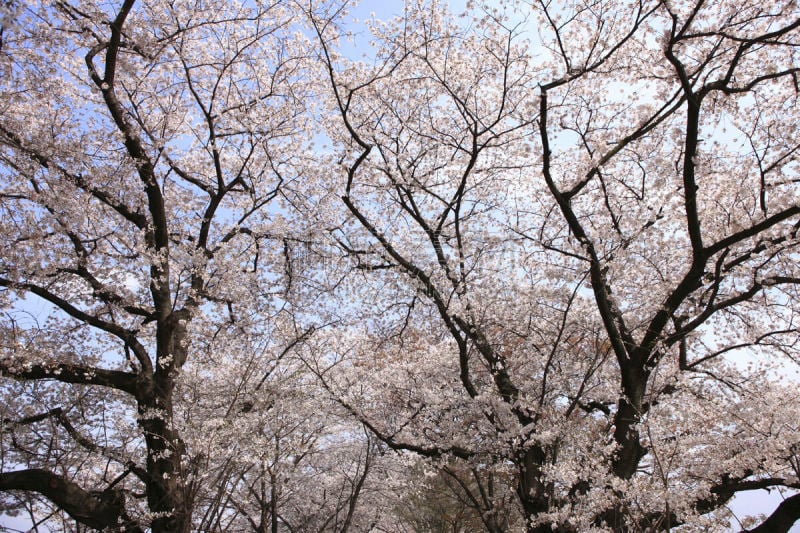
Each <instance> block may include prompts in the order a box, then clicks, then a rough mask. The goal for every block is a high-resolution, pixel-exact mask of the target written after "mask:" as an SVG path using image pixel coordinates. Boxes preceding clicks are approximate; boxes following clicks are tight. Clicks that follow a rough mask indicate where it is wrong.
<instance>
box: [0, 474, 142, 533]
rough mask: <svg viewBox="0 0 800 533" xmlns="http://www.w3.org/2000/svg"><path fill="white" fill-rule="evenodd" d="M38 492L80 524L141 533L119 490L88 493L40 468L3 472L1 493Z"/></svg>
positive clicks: (0, 482)
mask: <svg viewBox="0 0 800 533" xmlns="http://www.w3.org/2000/svg"><path fill="white" fill-rule="evenodd" d="M6 490H24V491H34V492H38V493H39V494H41V495H42V496H44V497H45V498H47V499H48V500H50V501H51V502H53V503H54V504H55V505H57V506H58V507H59V508H61V509H63V510H64V511H65V512H67V513H68V514H69V515H70V516H71V517H72V518H74V519H75V520H77V521H78V522H80V523H81V524H83V525H85V526H88V527H91V528H94V529H98V530H102V529H106V528H109V529H114V530H118V529H121V528H122V527H124V530H125V531H129V532H141V531H142V529H141V528H140V527H139V525H138V524H136V523H135V522H132V521H131V520H130V519H129V518H128V517H127V515H126V513H125V500H124V496H123V494H122V491H120V490H114V489H109V490H106V491H103V492H99V493H98V492H88V491H86V490H84V489H83V488H81V487H80V486H78V485H77V484H76V483H73V482H72V481H70V480H68V479H65V478H63V477H60V476H57V475H55V474H53V473H52V472H48V471H47V470H43V469H40V468H32V469H28V470H18V471H15V472H4V473H0V491H6Z"/></svg>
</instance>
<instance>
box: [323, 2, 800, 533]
mask: <svg viewBox="0 0 800 533" xmlns="http://www.w3.org/2000/svg"><path fill="white" fill-rule="evenodd" d="M309 16H310V17H311V19H312V20H313V21H314V26H315V29H316V32H317V36H318V40H319V46H320V49H321V50H320V52H319V54H320V57H321V60H322V61H323V63H324V64H325V66H326V67H327V70H328V78H329V85H330V91H329V99H330V105H331V107H332V108H333V109H334V110H336V115H337V116H335V117H333V118H330V119H329V120H328V122H327V130H326V131H327V132H328V136H329V137H330V138H331V140H332V142H333V147H334V148H333V153H332V154H330V155H329V159H328V161H329V163H328V165H327V169H328V172H327V173H324V174H321V175H320V180H319V184H318V186H319V187H320V188H322V187H326V186H327V187H328V189H329V190H330V194H329V196H328V197H327V198H326V202H328V203H326V204H325V205H326V209H321V210H320V215H319V220H320V222H319V224H320V225H321V226H324V227H326V228H329V234H330V243H331V244H330V247H329V252H328V253H329V254H330V256H331V258H333V259H331V261H330V264H331V265H335V268H337V269H341V268H342V262H343V261H346V260H348V259H349V270H350V272H349V274H348V275H347V276H346V277H344V278H342V280H341V283H340V284H339V285H338V286H337V292H336V295H337V296H338V298H339V299H340V300H339V302H340V303H338V304H336V306H337V308H338V310H339V314H340V317H341V321H340V324H341V327H339V328H338V329H337V330H335V331H334V330H329V331H327V332H326V335H327V336H328V339H329V340H328V341H327V342H326V343H325V344H324V345H320V346H319V348H318V349H317V351H316V352H315V354H314V356H313V357H312V358H311V359H310V360H309V366H310V367H311V368H312V369H313V370H314V371H315V372H316V374H317V375H318V376H319V377H320V379H321V381H322V383H323V384H324V386H325V387H326V388H327V390H328V391H329V393H330V394H331V396H332V397H333V398H336V399H337V401H338V402H339V403H340V404H341V405H342V406H344V407H345V408H346V409H348V410H349V411H350V412H351V413H352V414H353V415H354V416H355V417H357V418H358V419H359V420H361V421H362V422H363V423H364V424H365V425H367V426H368V427H369V428H370V429H371V430H372V431H373V432H374V433H375V434H376V435H377V436H378V438H379V439H380V440H382V441H383V442H384V443H385V444H386V445H388V446H389V447H390V448H393V449H395V450H406V451H411V452H415V453H417V454H420V455H422V456H425V457H428V458H430V459H431V460H432V461H434V463H435V464H452V462H453V461H461V463H462V469H464V471H467V472H468V471H469V469H470V468H476V469H478V468H479V469H481V470H482V471H485V472H488V471H492V470H494V471H495V473H496V475H495V479H507V480H509V486H510V487H511V488H512V490H513V491H514V492H515V493H516V505H517V506H518V513H519V516H520V517H521V521H520V523H524V524H526V525H525V526H524V528H523V530H525V531H528V532H544V531H554V530H557V531H606V530H613V531H666V530H669V529H671V528H673V527H677V526H681V525H683V526H684V527H685V528H688V529H687V530H692V531H694V530H702V531H709V530H724V529H725V528H726V527H727V524H728V521H729V520H730V514H729V513H728V512H727V509H726V504H727V502H729V501H730V500H731V498H733V497H734V496H735V495H736V494H738V493H740V492H741V491H746V490H752V489H758V488H772V489H779V490H789V489H797V488H800V481H798V475H800V468H799V466H800V465H799V464H798V450H799V449H800V448H798V446H800V432H799V430H800V424H799V423H798V420H800V410H799V409H798V405H799V404H798V400H799V399H800V398H799V397H798V391H797V385H796V369H797V367H796V364H797V363H798V362H800V360H798V351H797V339H798V329H797V320H798V318H797V313H798V311H800V309H799V308H798V305H800V301H799V300H798V296H799V295H798V292H797V291H798V282H799V281H800V272H798V266H797V265H798V262H797V245H798V235H797V232H798V228H800V205H798V198H800V189H798V186H797V182H798V148H800V132H798V127H797V125H798V124H800V117H799V116H798V109H800V106H798V98H799V97H800V88H798V87H799V86H798V75H800V66H799V65H800V55H799V54H800V30H799V29H798V28H800V12H798V10H797V5H796V3H795V2H790V1H786V2H769V3H764V2H755V1H753V2H749V1H747V2H742V1H741V0H737V1H730V2H728V1H722V2H714V3H709V2H703V1H697V2H689V1H678V0H670V1H649V0H641V1H634V2H620V1H599V2H585V1H580V0H579V1H574V2H565V3H560V2H559V3H557V2H547V1H544V0H542V1H531V2H525V1H522V2H485V3H482V4H481V5H478V6H477V7H475V8H474V9H473V10H472V11H471V12H469V13H468V14H467V15H466V16H464V17H454V16H451V15H450V14H448V13H447V10H446V8H445V6H443V5H442V4H441V3H439V2H435V1H434V2H424V1H419V2H407V3H406V10H405V13H404V15H403V16H399V17H397V18H395V19H393V20H388V21H377V20H373V21H371V22H370V23H369V25H370V30H371V35H370V37H369V38H371V39H372V44H373V49H372V51H371V52H370V54H368V56H367V59H365V60H362V61H352V60H349V59H348V58H346V57H342V56H341V55H340V54H339V53H337V49H336V46H337V43H338V42H339V40H341V39H344V38H346V37H347V36H346V35H342V34H339V33H337V28H335V27H334V26H332V25H331V24H329V23H328V17H327V15H326V14H325V12H324V11H323V10H319V11H314V10H313V9H310V10H309ZM354 302H355V303H354ZM787 369H789V374H790V377H786V376H785V375H784V372H785V371H786V370H787ZM792 369H793V370H792ZM793 372H795V374H794V376H795V377H794V378H791V375H792V373H793ZM478 483H479V484H480V483H481V481H480V480H478ZM478 492H480V491H478V490H477V489H476V494H477V493H478ZM789 494H791V493H789ZM486 503H488V505H487V504H486ZM475 507H476V508H477V509H480V512H481V513H482V516H483V517H484V525H485V526H486V527H487V529H488V530H491V519H492V517H493V516H494V514H495V513H496V511H497V508H496V507H495V504H493V503H492V502H491V501H489V500H486V502H481V503H480V504H479V505H476V506H475ZM798 518H800V495H789V496H788V497H787V498H786V499H785V501H784V502H783V503H782V504H781V505H780V506H778V508H777V509H776V510H775V511H774V512H773V513H772V514H771V515H769V516H768V517H767V518H766V519H764V520H761V521H757V522H756V523H754V524H749V523H746V524H743V525H742V526H743V527H744V528H748V527H752V529H750V531H787V530H788V529H789V527H790V526H791V524H793V523H794V522H795V521H796V520H797V519H798Z"/></svg>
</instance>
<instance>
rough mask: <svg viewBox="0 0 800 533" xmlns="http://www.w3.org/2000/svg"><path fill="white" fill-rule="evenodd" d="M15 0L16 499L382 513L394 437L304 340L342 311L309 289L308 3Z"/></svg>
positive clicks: (163, 527) (12, 451)
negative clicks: (381, 436) (352, 412)
mask: <svg viewBox="0 0 800 533" xmlns="http://www.w3.org/2000/svg"><path fill="white" fill-rule="evenodd" d="M1 9H2V10H3V18H2V36H1V37H2V42H1V43H0V46H1V48H0V52H1V54H2V57H0V62H1V63H0V64H1V66H0V69H2V73H3V74H2V77H3V80H4V81H3V82H2V89H0V108H2V112H1V113H0V176H2V177H1V178H0V183H1V184H2V185H0V187H1V190H0V210H1V211H2V217H1V218H0V220H1V222H0V225H1V227H0V233H1V234H2V236H0V298H2V303H3V309H4V314H3V320H2V322H1V324H2V325H1V326H0V327H2V334H0V338H1V339H2V340H1V341H0V346H1V347H0V374H2V383H1V384H0V395H1V396H2V398H3V401H0V404H2V405H3V407H2V408H0V409H1V410H2V435H1V438H0V443H1V446H2V452H1V456H0V467H2V470H0V491H2V498H3V500H2V501H3V507H2V512H3V513H15V512H18V511H20V510H21V509H23V508H25V509H27V511H28V512H29V513H30V518H31V521H32V522H33V524H34V525H36V524H38V523H40V522H42V521H46V522H47V523H46V525H47V527H49V528H51V529H59V528H60V529H62V530H72V529H74V528H75V527H76V526H75V523H78V524H80V527H85V526H88V527H90V528H95V529H98V530H100V529H116V528H120V527H122V528H124V529H125V530H126V531H144V530H149V531H153V532H161V531H172V532H178V531H189V530H203V531H221V530H231V529H235V530H237V531H245V530H250V529H252V530H254V531H273V532H277V531H279V530H280V531H284V530H286V528H291V529H292V530H294V531H297V530H308V531H310V530H311V529H309V528H307V527H306V526H304V525H302V524H304V523H305V524H313V523H316V524H317V525H316V526H315V527H316V528H318V530H320V531H323V530H324V531H334V530H335V531H347V530H348V528H350V529H352V528H356V527H359V526H358V524H361V522H362V521H367V520H370V518H369V516H371V515H370V513H374V510H375V509H380V506H379V505H377V504H375V505H373V506H372V508H371V509H369V508H368V509H366V510H365V512H364V513H361V508H360V507H357V505H356V504H357V502H358V501H359V498H362V497H363V498H371V497H372V496H371V494H372V493H371V490H372V489H371V488H370V487H371V486H370V484H369V483H367V479H366V478H367V476H368V475H369V474H371V473H372V472H373V471H375V470H377V469H378V464H377V463H378V460H377V457H378V450H379V446H378V444H377V443H376V441H375V440H374V439H373V438H372V437H369V436H365V434H364V432H363V428H362V426H360V425H358V424H354V423H353V421H352V419H346V418H343V417H342V416H338V415H337V414H336V412H334V411H331V410H330V409H327V408H325V403H324V402H323V403H318V402H317V400H318V399H319V398H320V395H319V394H318V391H315V390H314V386H315V385H314V382H313V381H311V380H309V379H307V371H306V370H305V369H306V367H305V366H304V365H302V364H301V363H300V362H299V361H298V360H296V359H294V356H293V354H294V352H295V351H296V350H297V349H298V347H300V346H301V345H302V344H303V343H304V342H306V341H307V340H308V338H309V337H311V336H312V335H313V333H314V328H315V326H317V325H319V324H318V323H317V322H318V319H319V316H318V315H311V314H308V313H306V312H305V311H304V310H303V307H302V305H301V304H299V303H298V302H301V301H302V298H301V296H303V297H308V295H309V294H311V293H310V289H309V288H308V287H304V286H303V284H302V275H303V274H302V268H303V266H302V264H301V263H299V262H298V261H299V258H300V256H301V254H300V253H299V252H298V250H300V251H302V250H303V247H304V246H305V245H304V242H305V241H306V240H307V239H308V235H307V233H308V231H310V228H309V227H308V225H307V224H305V223H304V221H303V219H298V218H296V213H297V212H298V209H300V208H301V207H302V208H307V207H308V198H306V197H305V196H300V195H298V191H299V189H298V187H297V184H298V183H299V182H301V181H302V180H303V175H304V173H305V172H306V171H307V170H306V169H307V168H313V165H311V164H310V163H309V158H310V154H311V149H310V144H311V141H312V139H313V135H314V133H313V130H312V129H311V128H310V124H311V118H312V117H313V116H314V113H315V110H314V109H313V103H314V102H315V98H314V96H313V84H312V82H313V80H314V79H315V78H316V76H315V75H313V73H310V71H309V68H310V67H311V66H312V64H311V63H310V62H309V61H308V59H309V58H312V57H313V54H312V51H313V48H309V41H308V39H307V38H306V37H305V36H304V35H303V33H302V31H301V30H302V27H301V26H300V25H301V24H302V23H303V21H304V20H305V19H304V18H303V13H302V11H298V9H297V6H295V5H294V4H292V3H290V2H242V3H235V2H228V1H212V2H205V1H204V2H194V1H187V2H172V1H164V2H161V1H147V2H135V1H134V0H124V1H120V2H65V1H56V2H11V3H4V4H3V7H2V8H1ZM301 192H303V193H304V191H301ZM42 305H44V306H45V307H44V309H45V311H44V313H43V314H41V316H36V315H35V314H32V312H31V309H33V308H41V306H42ZM339 411H341V409H340V408H339ZM336 439H338V441H337V440H336ZM318 493H319V494H318ZM373 503H374V502H373ZM368 515H369V516H368ZM314 521H316V522H314ZM309 527H310V526H309Z"/></svg>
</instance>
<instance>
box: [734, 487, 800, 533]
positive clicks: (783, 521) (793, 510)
mask: <svg viewBox="0 0 800 533" xmlns="http://www.w3.org/2000/svg"><path fill="white" fill-rule="evenodd" d="M798 520H800V494H795V495H794V496H790V497H789V498H786V499H785V500H783V502H781V504H780V505H779V506H778V508H777V509H775V511H774V512H773V513H772V514H771V515H769V517H768V518H767V519H766V520H764V521H763V522H762V523H761V524H760V525H759V526H758V527H756V528H754V529H748V530H746V532H745V533H786V532H787V531H789V530H790V529H791V528H792V526H793V525H794V523H795V522H797V521H798Z"/></svg>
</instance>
